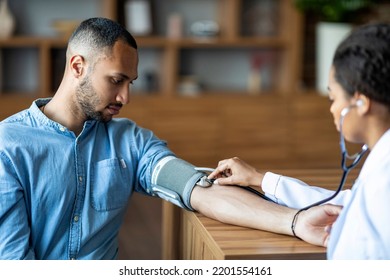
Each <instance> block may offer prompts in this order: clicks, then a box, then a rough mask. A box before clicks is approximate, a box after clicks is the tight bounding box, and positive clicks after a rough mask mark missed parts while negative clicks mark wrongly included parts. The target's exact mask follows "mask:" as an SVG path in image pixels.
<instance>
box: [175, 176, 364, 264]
mask: <svg viewBox="0 0 390 280" xmlns="http://www.w3.org/2000/svg"><path fill="white" fill-rule="evenodd" d="M275 172H276V173H279V174H283V175H286V176H292V177H295V178H299V179H301V180H303V181H305V182H306V183H308V184H312V185H316V186H320V187H326V188H329V189H335V188H337V187H338V185H339V180H340V175H341V170H338V169H302V170H278V171H276V170H275ZM358 172H359V170H353V171H352V172H351V173H350V174H349V176H348V179H347V182H346V186H345V187H346V188H350V187H351V186H352V183H353V181H354V180H355V179H356V177H357V174H358ZM179 228H180V240H181V241H180V246H179V248H178V250H179V253H178V256H177V257H178V258H179V259H325V258H326V249H325V248H323V247H318V246H314V245H310V244H308V243H306V242H304V241H301V240H299V239H296V238H294V237H291V236H286V235H280V234H274V233H271V232H265V231H260V230H253V229H249V228H243V227H238V226H233V225H228V224H224V223H221V222H218V221H215V220H213V219H209V218H207V217H205V216H203V215H201V214H198V213H192V212H187V211H185V210H180V226H179Z"/></svg>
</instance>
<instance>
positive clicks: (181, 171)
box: [152, 156, 206, 211]
mask: <svg viewBox="0 0 390 280" xmlns="http://www.w3.org/2000/svg"><path fill="white" fill-rule="evenodd" d="M205 175H206V174H205V173H203V172H200V171H197V170H196V169H195V166H193V165H192V164H190V163H188V162H186V161H184V160H182V159H179V158H176V157H174V156H169V157H165V158H163V159H161V160H160V161H159V162H158V163H157V165H156V166H155V168H154V169H153V173H152V191H153V195H156V196H159V197H161V198H162V199H165V200H167V201H169V202H172V203H174V204H176V205H177V206H179V207H182V208H185V209H187V210H191V211H194V209H193V208H192V207H191V204H190V198H191V193H192V190H193V188H194V187H195V185H196V183H197V182H198V181H199V179H200V178H201V177H203V176H205Z"/></svg>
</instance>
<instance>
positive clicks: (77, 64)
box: [69, 55, 85, 78]
mask: <svg viewBox="0 0 390 280" xmlns="http://www.w3.org/2000/svg"><path fill="white" fill-rule="evenodd" d="M69 64H70V70H71V72H72V73H73V75H74V77H76V78H79V77H80V76H82V75H83V73H84V68H85V60H84V57H83V56H81V55H74V56H72V57H71V59H70V61H69Z"/></svg>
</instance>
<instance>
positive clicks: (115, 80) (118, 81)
mask: <svg viewBox="0 0 390 280" xmlns="http://www.w3.org/2000/svg"><path fill="white" fill-rule="evenodd" d="M122 82H123V80H122V79H112V83H113V84H115V85H117V84H120V83H122Z"/></svg>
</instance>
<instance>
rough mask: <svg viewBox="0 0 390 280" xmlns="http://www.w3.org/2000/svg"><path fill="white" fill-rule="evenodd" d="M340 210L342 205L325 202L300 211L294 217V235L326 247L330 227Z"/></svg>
mask: <svg viewBox="0 0 390 280" xmlns="http://www.w3.org/2000/svg"><path fill="white" fill-rule="evenodd" d="M341 210H342V206H338V205H332V204H325V205H320V206H315V207H312V208H310V209H308V210H306V211H302V212H300V213H299V214H298V217H297V219H296V225H295V234H296V236H297V237H299V238H301V239H302V240H304V241H306V242H308V243H311V244H314V245H319V246H324V247H326V246H327V245H328V239H329V235H330V229H331V228H332V225H333V223H334V222H335V221H336V219H337V217H338V216H339V214H340V212H341Z"/></svg>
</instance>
